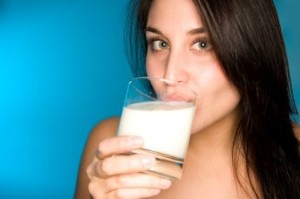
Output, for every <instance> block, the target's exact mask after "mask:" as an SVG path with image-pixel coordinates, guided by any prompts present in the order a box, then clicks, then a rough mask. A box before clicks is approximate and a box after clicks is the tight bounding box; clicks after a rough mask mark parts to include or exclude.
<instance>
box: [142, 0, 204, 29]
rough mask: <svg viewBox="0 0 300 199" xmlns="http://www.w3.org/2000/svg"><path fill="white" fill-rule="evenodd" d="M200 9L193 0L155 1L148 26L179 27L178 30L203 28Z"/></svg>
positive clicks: (150, 11)
mask: <svg viewBox="0 0 300 199" xmlns="http://www.w3.org/2000/svg"><path fill="white" fill-rule="evenodd" d="M199 13H200V12H199V9H198V8H197V7H196V6H195V3H194V2H193V0H154V1H153V2H152V5H151V8H150V10H149V15H148V20H147V26H160V27H165V28H166V27H169V28H172V27H174V26H175V27H177V28H176V29H178V28H180V27H181V26H182V28H184V29H186V28H190V29H193V28H195V27H201V26H203V25H202V20H201V17H200V14H199Z"/></svg>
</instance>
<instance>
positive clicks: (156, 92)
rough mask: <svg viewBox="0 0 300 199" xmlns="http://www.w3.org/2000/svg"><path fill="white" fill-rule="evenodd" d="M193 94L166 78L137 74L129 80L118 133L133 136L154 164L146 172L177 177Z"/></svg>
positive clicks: (181, 163) (183, 152)
mask: <svg viewBox="0 0 300 199" xmlns="http://www.w3.org/2000/svg"><path fill="white" fill-rule="evenodd" d="M196 98H197V94H196V93H195V92H194V91H193V90H191V89H189V88H187V87H185V86H183V85H182V84H178V83H173V82H171V81H169V80H166V79H161V78H149V77H139V78H135V79H133V80H132V81H130V82H129V84H128V88H127V93H126V97H125V102H124V107H123V111H122V116H121V121H120V125H119V129H118V135H119V136H121V135H136V136H140V137H142V138H143V140H144V145H143V148H142V149H138V150H134V151H132V153H143V154H152V155H154V156H155V158H156V163H155V165H154V166H153V167H151V168H150V169H149V170H148V171H147V172H146V173H149V174H154V175H159V176H162V177H166V178H169V179H180V178H181V175H182V170H183V164H184V158H185V155H186V151H187V147H188V143H189V138H190V133H191V126H192V123H193V117H194V113H195V103H196Z"/></svg>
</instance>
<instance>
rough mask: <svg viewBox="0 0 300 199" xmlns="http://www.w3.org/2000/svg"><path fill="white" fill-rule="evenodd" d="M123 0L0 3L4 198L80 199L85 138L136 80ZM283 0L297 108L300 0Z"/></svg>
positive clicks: (116, 109)
mask: <svg viewBox="0 0 300 199" xmlns="http://www.w3.org/2000/svg"><path fill="white" fill-rule="evenodd" d="M126 2H127V0H110V1H107V0H106V1H101V0H73V1H72V0H52V1H51V0H43V1H42V0H40V1H38V0H2V1H1V0H0V198H7V199H9V198H23V199H24V198H72V197H73V192H74V187H75V182H76V174H77V169H78V164H79V160H80V155H81V152H82V149H83V146H84V143H85V141H86V138H87V136H88V134H89V132H90V131H91V129H92V128H93V126H95V124H96V123H97V122H98V121H99V120H101V119H103V118H106V117H109V116H113V115H118V114H120V112H121V106H122V98H123V96H124V94H125V89H126V84H127V81H128V80H129V79H130V78H131V73H130V71H129V66H128V63H127V60H126V57H125V54H124V46H123V38H122V37H123V28H124V24H125V17H124V16H125V9H126V7H125V5H126ZM276 5H277V7H278V11H279V15H280V20H281V22H282V28H283V32H284V36H285V40H286V45H287V50H288V56H289V60H290V65H291V75H292V80H293V86H294V92H295V97H296V100H297V105H298V107H299V105H300V69H299V68H300V67H299V65H300V60H299V52H300V38H299V35H300V24H299V23H300V22H299V19H300V13H299V12H298V9H299V8H300V1H299V0H284V1H280V0H278V1H276ZM298 109H299V108H298Z"/></svg>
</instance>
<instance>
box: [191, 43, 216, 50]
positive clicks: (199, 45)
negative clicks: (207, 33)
mask: <svg viewBox="0 0 300 199" xmlns="http://www.w3.org/2000/svg"><path fill="white" fill-rule="evenodd" d="M211 48H212V46H211V44H210V43H209V42H208V41H196V42H195V43H194V44H193V46H192V49H196V50H198V51H203V50H210V49H211Z"/></svg>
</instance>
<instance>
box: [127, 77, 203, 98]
mask: <svg viewBox="0 0 300 199" xmlns="http://www.w3.org/2000/svg"><path fill="white" fill-rule="evenodd" d="M136 80H159V81H162V82H165V83H167V84H170V85H178V86H180V87H184V88H186V89H188V90H190V91H191V92H192V93H193V94H194V95H195V98H197V97H198V95H199V94H198V93H197V92H196V91H194V90H193V89H191V88H190V87H188V86H186V85H184V84H181V83H178V82H174V81H172V80H168V79H165V78H161V77H148V76H142V77H134V78H132V79H131V80H130V81H129V82H128V86H130V85H131V84H132V83H134V81H136Z"/></svg>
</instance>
